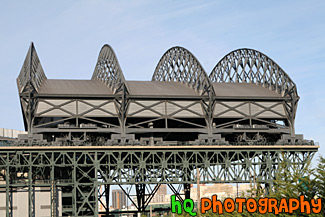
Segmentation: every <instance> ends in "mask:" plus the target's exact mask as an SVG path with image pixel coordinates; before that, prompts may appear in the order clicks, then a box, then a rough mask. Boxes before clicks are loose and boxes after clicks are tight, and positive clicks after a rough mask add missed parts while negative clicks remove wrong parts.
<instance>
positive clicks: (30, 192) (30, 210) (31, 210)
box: [28, 153, 35, 217]
mask: <svg viewBox="0 0 325 217" xmlns="http://www.w3.org/2000/svg"><path fill="white" fill-rule="evenodd" d="M31 156H32V155H31V153H30V155H29V160H30V162H29V170H28V216H29V217H34V215H35V212H34V211H35V210H34V206H35V195H34V193H35V191H34V188H33V183H32V182H33V180H32V173H33V171H32V163H31Z"/></svg>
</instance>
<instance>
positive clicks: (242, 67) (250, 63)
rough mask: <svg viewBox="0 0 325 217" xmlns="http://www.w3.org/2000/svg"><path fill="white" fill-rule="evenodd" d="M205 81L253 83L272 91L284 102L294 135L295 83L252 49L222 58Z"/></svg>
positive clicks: (233, 52)
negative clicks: (282, 98)
mask: <svg viewBox="0 0 325 217" xmlns="http://www.w3.org/2000/svg"><path fill="white" fill-rule="evenodd" d="M209 78H210V80H211V81H212V82H222V83H254V84H256V85H262V86H263V87H265V88H269V89H270V90H272V91H275V92H277V93H279V94H281V96H283V97H286V96H288V97H290V99H289V100H285V102H284V108H285V111H286V115H287V116H288V121H289V124H290V127H291V134H292V136H293V135H294V132H295V129H294V121H295V115H296V110H297V106H298V100H299V96H298V92H297V87H296V84H295V83H294V82H293V81H292V80H291V78H290V77H289V75H288V74H287V73H285V71H284V70H283V69H282V68H281V67H280V66H279V65H278V64H277V63H276V62H274V61H273V60H272V59H271V58H269V57H268V56H266V55H265V54H263V53H261V52H259V51H256V50H253V49H247V48H245V49H238V50H235V51H232V52H230V53H228V54H227V55H226V56H224V57H223V58H222V59H221V60H220V61H219V62H218V63H217V65H216V66H215V67H214V68H213V70H212V72H211V74H210V75H209Z"/></svg>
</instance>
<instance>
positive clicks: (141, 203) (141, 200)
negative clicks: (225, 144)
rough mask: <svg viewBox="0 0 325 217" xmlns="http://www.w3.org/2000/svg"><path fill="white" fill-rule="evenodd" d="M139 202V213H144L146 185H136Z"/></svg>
mask: <svg viewBox="0 0 325 217" xmlns="http://www.w3.org/2000/svg"><path fill="white" fill-rule="evenodd" d="M135 189H136V193H137V201H138V213H140V212H143V211H144V208H145V190H146V189H145V184H136V185H135Z"/></svg>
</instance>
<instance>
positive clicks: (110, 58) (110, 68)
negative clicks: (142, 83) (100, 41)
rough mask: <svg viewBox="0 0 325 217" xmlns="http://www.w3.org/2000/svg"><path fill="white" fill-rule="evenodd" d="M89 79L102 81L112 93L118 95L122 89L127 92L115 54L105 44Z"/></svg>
mask: <svg viewBox="0 0 325 217" xmlns="http://www.w3.org/2000/svg"><path fill="white" fill-rule="evenodd" d="M91 79H92V80H99V81H102V82H103V83H105V84H106V85H107V86H108V87H110V88H111V89H112V90H113V93H118V92H120V91H122V89H123V88H125V89H126V91H128V89H127V84H126V82H125V78H124V75H123V72H122V69H121V67H120V64H119V62H118V60H117V57H116V54H115V53H114V50H113V49H112V47H111V46H109V45H107V44H105V45H104V46H103V47H102V49H101V50H100V53H99V56H98V60H97V63H96V67H95V70H94V73H93V76H92V78H91Z"/></svg>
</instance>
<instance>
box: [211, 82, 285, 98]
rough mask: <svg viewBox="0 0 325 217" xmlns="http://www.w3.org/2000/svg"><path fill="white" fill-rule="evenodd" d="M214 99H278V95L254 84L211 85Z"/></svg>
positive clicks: (218, 83)
mask: <svg viewBox="0 0 325 217" xmlns="http://www.w3.org/2000/svg"><path fill="white" fill-rule="evenodd" d="M212 84H213V87H214V90H215V93H216V97H238V98H240V97H245V98H246V97H250V98H279V97H282V96H281V95H280V94H278V93H276V92H274V91H272V90H269V89H268V88H265V87H263V86H261V85H257V84H254V83H220V82H214V83H212Z"/></svg>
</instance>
